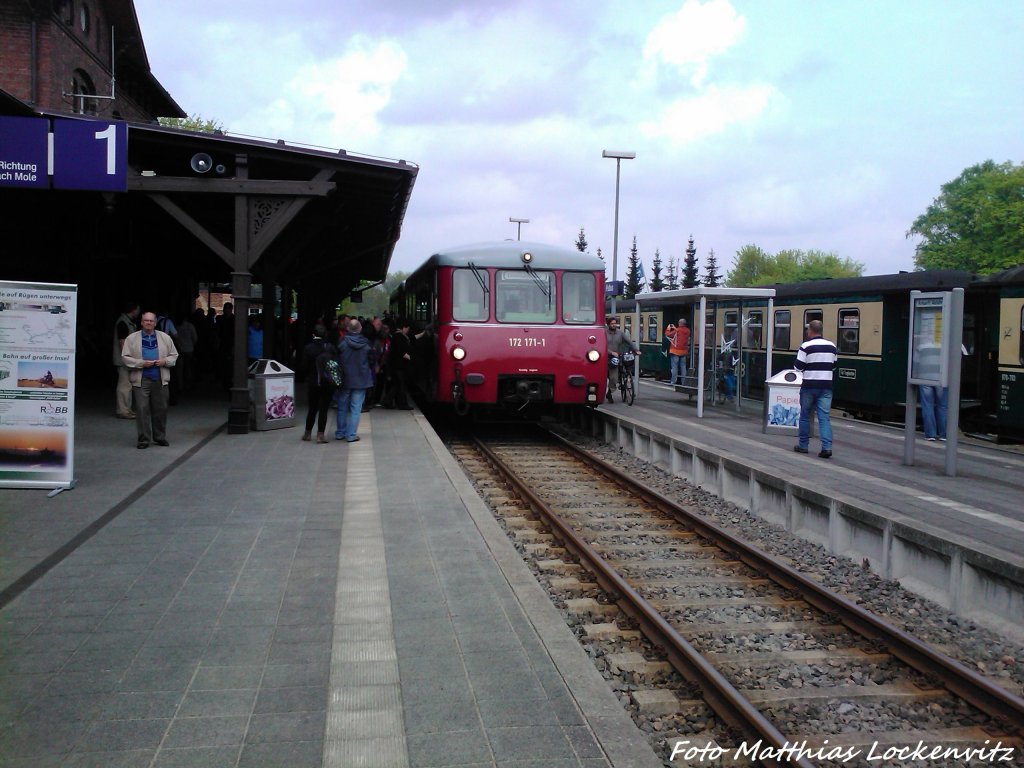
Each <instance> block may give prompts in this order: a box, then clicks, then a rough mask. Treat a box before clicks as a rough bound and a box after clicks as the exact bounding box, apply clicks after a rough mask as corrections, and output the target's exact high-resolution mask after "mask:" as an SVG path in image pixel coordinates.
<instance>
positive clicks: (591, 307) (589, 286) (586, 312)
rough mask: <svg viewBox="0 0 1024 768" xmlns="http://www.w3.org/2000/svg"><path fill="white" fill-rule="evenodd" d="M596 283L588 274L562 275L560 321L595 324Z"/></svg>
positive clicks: (569, 273)
mask: <svg viewBox="0 0 1024 768" xmlns="http://www.w3.org/2000/svg"><path fill="white" fill-rule="evenodd" d="M596 295H597V281H596V279H595V277H594V276H593V275H592V274H591V273H589V272H565V273H564V274H563V275H562V320H563V321H564V322H566V323H579V324H580V325H592V324H593V323H596V322H597V302H596V299H595V298H594V297H595V296H596Z"/></svg>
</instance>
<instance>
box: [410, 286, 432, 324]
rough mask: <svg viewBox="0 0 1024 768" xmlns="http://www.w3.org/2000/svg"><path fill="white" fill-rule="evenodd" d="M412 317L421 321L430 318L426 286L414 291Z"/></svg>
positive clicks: (428, 294) (429, 304) (423, 321)
mask: <svg viewBox="0 0 1024 768" xmlns="http://www.w3.org/2000/svg"><path fill="white" fill-rule="evenodd" d="M412 319H413V320H418V321H419V322H421V323H427V322H429V321H430V320H431V296H430V291H429V290H428V289H426V288H424V289H422V290H419V291H417V292H416V306H415V307H414V308H413V317H412Z"/></svg>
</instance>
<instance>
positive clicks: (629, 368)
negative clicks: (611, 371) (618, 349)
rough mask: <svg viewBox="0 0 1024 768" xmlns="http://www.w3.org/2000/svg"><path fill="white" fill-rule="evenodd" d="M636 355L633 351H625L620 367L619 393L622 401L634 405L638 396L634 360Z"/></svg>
mask: <svg viewBox="0 0 1024 768" xmlns="http://www.w3.org/2000/svg"><path fill="white" fill-rule="evenodd" d="M634 360H636V357H635V356H634V354H633V353H632V352H625V353H624V354H623V355H622V364H621V366H620V367H619V395H620V396H621V397H622V402H624V403H625V404H626V405H632V404H633V400H634V399H635V398H636V386H635V384H634V382H633V361H634Z"/></svg>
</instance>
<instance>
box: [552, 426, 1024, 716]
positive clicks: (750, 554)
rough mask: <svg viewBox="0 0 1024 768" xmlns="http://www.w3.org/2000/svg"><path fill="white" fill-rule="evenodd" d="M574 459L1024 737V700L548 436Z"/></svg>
mask: <svg viewBox="0 0 1024 768" xmlns="http://www.w3.org/2000/svg"><path fill="white" fill-rule="evenodd" d="M545 432H546V434H547V435H548V436H550V437H551V438H553V439H554V440H556V441H557V442H558V443H559V444H560V445H562V446H563V447H564V448H566V449H567V450H568V451H570V452H571V453H572V454H574V455H575V456H578V457H579V458H580V459H581V460H583V461H584V462H586V463H587V464H589V465H590V466H592V467H594V468H595V469H596V470H598V471H600V472H601V473H603V474H604V475H605V476H606V477H608V478H609V479H611V480H613V481H614V482H616V483H617V484H619V485H621V486H622V487H623V488H625V489H627V490H628V491H629V492H630V493H633V494H636V495H638V496H640V497H641V498H643V499H644V500H645V501H647V502H648V503H649V504H651V505H652V506H655V507H657V508H658V509H659V510H660V511H662V512H664V513H666V514H669V515H671V516H673V517H675V518H676V519H677V520H678V521H679V522H680V523H682V524H683V525H686V526H687V527H689V528H692V529H693V530H694V531H695V532H696V533H697V534H698V535H700V536H703V537H705V538H706V539H708V540H709V541H711V542H713V543H714V544H715V545H716V546H718V547H720V548H721V549H723V550H724V551H726V552H728V553H730V554H731V555H733V556H734V557H736V558H737V559H738V560H740V561H741V562H743V563H745V564H746V565H748V566H750V567H751V568H753V569H754V570H756V571H759V572H761V573H763V574H765V575H766V576H767V577H768V578H770V579H771V580H773V581H775V582H776V583H777V584H780V585H781V586H783V587H785V588H786V589H789V590H791V591H793V592H794V593H796V594H798V595H799V596H800V598H801V599H803V600H805V601H806V602H808V603H809V604H810V605H812V606H814V607H815V608H817V609H818V610H820V611H822V612H824V613H826V614H832V615H835V616H836V617H837V618H838V621H839V622H841V623H842V624H844V625H845V626H846V627H848V628H849V629H850V630H851V631H853V632H855V633H857V634H859V635H861V636H863V637H866V638H867V639H869V640H871V641H874V642H875V643H877V644H879V645H881V646H884V649H883V650H884V651H885V652H888V653H891V654H892V655H893V656H895V657H896V658H898V659H900V660H901V661H902V662H904V663H905V664H907V665H908V666H909V667H911V668H912V669H915V670H917V671H918V672H920V673H921V674H922V675H924V676H925V677H926V678H927V679H929V680H938V681H939V682H940V683H941V684H942V685H943V686H944V687H945V688H946V689H947V690H949V691H950V692H951V693H953V694H955V695H957V696H959V697H960V698H962V699H964V700H965V701H967V702H969V703H970V704H971V705H973V706H974V707H976V708H978V709H979V710H981V711H982V712H984V713H985V714H986V715H988V716H989V717H991V718H992V719H993V720H994V721H995V722H997V723H1000V725H1005V726H1006V728H1007V730H1008V731H1010V732H1011V733H1008V734H1007V735H1013V733H1012V732H1016V735H1024V698H1021V697H1020V696H1016V695H1014V694H1013V693H1011V692H1010V691H1008V690H1006V689H1005V688H1002V687H1001V686H999V685H997V684H996V683H994V682H992V680H990V679H989V678H987V677H985V676H984V675H981V674H979V673H977V672H975V671H974V670H972V669H970V668H969V667H967V666H965V665H964V664H961V663H960V662H959V661H957V660H956V659H953V658H950V657H949V656H947V655H946V654H944V653H941V652H940V651H937V650H936V649H934V648H932V647H930V646H928V645H927V644H926V643H924V642H922V641H921V640H919V639H917V638H916V637H914V636H913V635H911V634H909V633H908V632H905V631H904V630H902V629H900V628H899V627H896V626H893V625H892V624H890V623H889V622H887V621H885V620H884V619H882V618H881V617H879V616H876V615H875V614H873V613H871V612H870V611H868V610H866V609H864V608H861V607H860V606H859V605H857V604H856V603H854V602H853V601H851V600H849V599H848V598H845V597H843V596H842V595H840V594H838V593H836V592H833V591H832V590H831V589H829V588H828V587H825V586H823V585H821V584H819V583H817V582H816V581H814V580H812V579H810V578H808V577H807V576H805V575H803V574H802V573H800V572H799V571H797V570H796V569H795V568H793V567H792V566H789V565H787V564H786V563H783V562H781V561H779V560H778V559H776V558H774V557H772V556H771V555H769V554H768V553H766V552H764V551H763V550H761V549H758V548H757V547H755V546H754V545H752V544H749V543H747V542H745V541H743V540H742V539H740V538H738V537H736V536H734V535H733V534H731V533H729V532H728V531H726V530H725V529H723V528H721V527H719V526H718V525H717V524H715V523H713V522H711V521H709V520H706V519H704V518H703V517H701V516H700V515H698V514H697V513H695V512H691V511H690V510H688V509H687V508H686V507H684V506H682V505H680V504H677V503H676V502H674V501H672V500H671V499H668V498H667V497H665V496H663V495H661V494H660V493H658V492H657V491H655V490H653V489H651V488H648V487H647V486H645V485H643V484H642V483H640V482H638V481H637V480H634V479H633V478H632V477H630V476H629V475H628V474H626V473H625V472H623V471H622V470H620V469H618V468H617V467H614V466H611V465H609V464H607V463H605V462H604V461H602V460H601V459H599V458H597V457H596V456H594V455H592V454H591V453H589V452H588V451H586V450H584V449H583V448H580V447H579V446H576V445H573V444H572V443H570V442H569V441H568V440H566V439H565V438H563V437H562V436H561V435H558V434H556V433H551V432H547V431H545Z"/></svg>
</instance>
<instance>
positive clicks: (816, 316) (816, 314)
mask: <svg viewBox="0 0 1024 768" xmlns="http://www.w3.org/2000/svg"><path fill="white" fill-rule="evenodd" d="M824 319H825V313H824V312H822V311H821V310H820V309H805V310H804V341H807V326H808V325H810V324H811V321H812V320H818V321H824Z"/></svg>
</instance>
